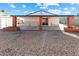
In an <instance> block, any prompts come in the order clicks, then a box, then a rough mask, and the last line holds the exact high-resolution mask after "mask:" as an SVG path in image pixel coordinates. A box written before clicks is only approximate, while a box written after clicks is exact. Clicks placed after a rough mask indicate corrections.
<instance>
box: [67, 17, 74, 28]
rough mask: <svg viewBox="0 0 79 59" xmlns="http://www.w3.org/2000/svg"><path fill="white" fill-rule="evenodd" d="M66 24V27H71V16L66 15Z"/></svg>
mask: <svg viewBox="0 0 79 59" xmlns="http://www.w3.org/2000/svg"><path fill="white" fill-rule="evenodd" d="M67 25H68V28H72V25H73V22H72V16H68V17H67Z"/></svg>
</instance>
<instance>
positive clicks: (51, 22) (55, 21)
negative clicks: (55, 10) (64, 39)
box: [48, 17, 59, 26]
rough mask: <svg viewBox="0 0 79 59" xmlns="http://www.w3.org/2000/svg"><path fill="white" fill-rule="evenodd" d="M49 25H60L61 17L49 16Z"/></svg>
mask: <svg viewBox="0 0 79 59" xmlns="http://www.w3.org/2000/svg"><path fill="white" fill-rule="evenodd" d="M48 25H49V26H55V25H59V17H48Z"/></svg>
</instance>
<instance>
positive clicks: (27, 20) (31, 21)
mask: <svg viewBox="0 0 79 59" xmlns="http://www.w3.org/2000/svg"><path fill="white" fill-rule="evenodd" d="M43 18H44V17H43ZM47 18H48V26H55V25H59V17H47ZM17 19H20V20H23V24H24V25H25V26H38V25H39V17H18V18H17ZM23 24H22V25H23Z"/></svg>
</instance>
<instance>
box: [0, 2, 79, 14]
mask: <svg viewBox="0 0 79 59" xmlns="http://www.w3.org/2000/svg"><path fill="white" fill-rule="evenodd" d="M0 10H5V11H7V12H9V13H11V14H12V15H26V14H29V13H32V12H34V11H37V10H45V11H48V12H51V13H55V14H58V15H76V14H78V13H79V4H78V3H77V4H75V3H0Z"/></svg>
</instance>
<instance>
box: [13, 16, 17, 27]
mask: <svg viewBox="0 0 79 59" xmlns="http://www.w3.org/2000/svg"><path fill="white" fill-rule="evenodd" d="M16 20H17V17H16V16H13V27H16V24H17V21H16Z"/></svg>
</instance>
